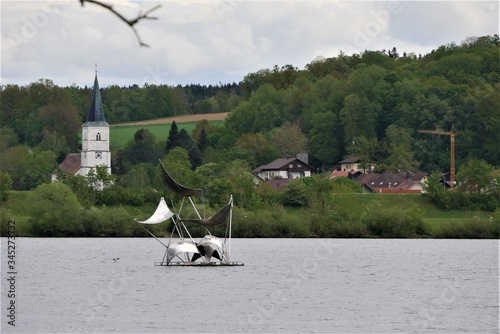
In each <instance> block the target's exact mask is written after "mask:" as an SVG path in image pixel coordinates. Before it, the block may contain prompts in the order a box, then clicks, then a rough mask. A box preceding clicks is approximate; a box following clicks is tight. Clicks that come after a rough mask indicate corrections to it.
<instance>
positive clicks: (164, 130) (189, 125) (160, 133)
mask: <svg viewBox="0 0 500 334" xmlns="http://www.w3.org/2000/svg"><path fill="white" fill-rule="evenodd" d="M197 123H198V122H183V123H177V122H176V124H177V128H178V129H179V131H180V130H181V129H184V130H186V131H187V132H188V133H191V131H193V129H194V128H195V127H196V124H197ZM223 123H224V121H210V124H212V125H215V124H223ZM170 126H171V124H170V123H168V124H142V125H114V126H111V128H110V138H111V142H110V145H111V147H122V146H125V145H126V144H127V143H128V142H129V141H130V140H132V139H133V138H134V133H136V132H137V130H140V129H146V130H148V131H149V132H151V133H152V134H153V135H154V136H155V137H156V140H161V141H166V140H167V137H168V133H169V131H170Z"/></svg>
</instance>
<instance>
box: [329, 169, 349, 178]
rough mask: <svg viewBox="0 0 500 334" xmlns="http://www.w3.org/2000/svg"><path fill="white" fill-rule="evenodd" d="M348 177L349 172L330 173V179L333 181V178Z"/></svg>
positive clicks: (335, 171)
mask: <svg viewBox="0 0 500 334" xmlns="http://www.w3.org/2000/svg"><path fill="white" fill-rule="evenodd" d="M350 175H351V172H350V171H347V170H334V171H333V172H332V174H330V178H331V179H334V178H336V177H339V176H343V177H349V176H350Z"/></svg>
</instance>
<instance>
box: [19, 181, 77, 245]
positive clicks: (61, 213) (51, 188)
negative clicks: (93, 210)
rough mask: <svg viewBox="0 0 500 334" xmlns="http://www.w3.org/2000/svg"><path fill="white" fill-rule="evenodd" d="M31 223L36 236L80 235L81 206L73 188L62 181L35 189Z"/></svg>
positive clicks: (30, 208)
mask: <svg viewBox="0 0 500 334" xmlns="http://www.w3.org/2000/svg"><path fill="white" fill-rule="evenodd" d="M31 196H32V198H31V204H30V205H29V206H28V207H29V211H30V216H31V218H30V220H29V222H30V224H31V226H32V232H33V234H34V235H36V236H45V237H53V236H58V237H69V236H80V235H81V233H82V226H81V220H80V214H81V207H80V204H79V203H78V200H77V198H76V196H75V194H74V193H73V192H72V191H71V188H70V187H68V186H67V185H65V184H62V183H60V182H53V183H48V184H42V185H40V186H38V187H37V188H36V189H35V190H33V193H32V195H31Z"/></svg>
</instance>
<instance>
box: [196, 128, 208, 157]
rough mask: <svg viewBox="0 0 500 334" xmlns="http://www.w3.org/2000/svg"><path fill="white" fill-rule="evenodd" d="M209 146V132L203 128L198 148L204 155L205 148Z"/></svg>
mask: <svg viewBox="0 0 500 334" xmlns="http://www.w3.org/2000/svg"><path fill="white" fill-rule="evenodd" d="M207 146H208V137H207V132H206V131H205V128H201V131H200V139H199V140H198V148H199V149H200V151H201V152H202V153H203V152H204V151H205V148H207Z"/></svg>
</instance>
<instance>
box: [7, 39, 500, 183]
mask: <svg viewBox="0 0 500 334" xmlns="http://www.w3.org/2000/svg"><path fill="white" fill-rule="evenodd" d="M499 43H500V41H499V37H498V35H495V36H484V37H480V38H467V39H466V40H465V41H464V42H462V43H461V44H459V45H457V44H454V43H452V44H448V45H444V46H441V47H439V48H438V49H436V50H433V51H432V52H430V53H429V54H427V55H423V56H417V55H415V54H412V53H409V54H406V53H403V54H399V53H398V50H397V49H396V48H393V49H391V50H390V51H389V52H386V51H365V52H363V53H361V54H354V55H345V54H342V53H341V54H339V55H338V56H336V57H332V58H317V59H315V60H313V61H311V62H310V63H309V64H307V65H306V66H305V68H304V69H298V68H296V67H294V66H293V65H279V66H278V65H276V66H275V67H274V68H272V69H263V70H259V71H257V72H256V73H250V74H248V75H247V76H245V77H244V78H242V81H241V82H240V83H238V84H235V83H233V84H226V85H222V84H219V85H215V86H208V87H207V86H200V85H190V86H175V87H174V86H168V85H145V86H144V87H139V86H132V87H118V86H108V87H104V88H101V95H102V100H103V103H104V109H105V115H106V120H107V121H108V122H109V123H110V124H112V125H113V124H117V123H121V122H129V121H138V120H145V119H152V118H159V117H168V116H174V115H183V114H193V113H213V112H228V111H229V112H230V115H229V117H228V119H227V121H226V123H225V125H224V126H216V127H212V126H211V125H210V124H209V123H207V122H201V123H200V124H199V126H197V127H196V129H195V130H194V131H193V133H190V134H187V133H182V132H181V133H180V134H177V133H175V132H174V133H172V130H174V129H170V133H169V132H168V129H166V131H165V136H164V137H163V138H155V137H154V136H152V135H151V134H150V133H148V131H141V132H140V133H139V132H138V133H137V134H136V136H134V138H131V142H130V143H129V145H127V147H125V148H120V149H119V150H118V149H114V150H113V152H112V157H113V162H112V166H113V172H114V173H115V174H117V175H119V176H120V177H123V179H124V180H130V181H129V183H130V184H131V183H132V181H133V180H135V179H136V178H134V176H132V175H128V174H129V173H132V172H135V173H137V167H136V166H138V165H139V164H142V167H143V170H145V171H148V175H149V176H148V181H147V183H146V184H148V185H149V184H152V183H153V178H154V173H153V172H151V170H152V167H153V166H155V165H156V164H157V161H158V160H157V159H158V158H161V157H163V156H165V154H166V153H167V152H168V151H169V150H170V149H171V148H174V147H176V146H181V147H183V148H184V149H186V150H187V151H188V153H189V158H190V162H191V168H192V169H193V170H194V169H195V168H197V167H199V166H201V165H204V164H207V163H216V164H221V163H224V164H231V163H232V162H234V161H244V162H245V163H246V168H247V170H250V169H251V168H254V167H256V166H258V165H260V164H264V163H268V162H270V161H272V160H273V159H275V158H277V157H283V156H292V155H295V154H297V153H299V152H308V153H309V157H310V164H311V165H312V166H313V167H315V168H317V170H326V169H327V168H329V167H330V166H332V165H334V164H336V163H337V162H338V161H339V160H341V159H343V158H344V157H346V156H349V155H356V156H358V157H360V158H361V159H362V160H363V161H364V162H366V163H375V164H376V165H377V168H378V170H379V171H398V170H405V171H406V170H409V171H416V170H424V171H432V170H436V169H437V170H442V171H448V170H449V167H450V166H449V161H450V159H449V157H450V151H449V150H450V149H449V140H450V138H449V137H448V136H440V135H431V134H424V133H419V132H418V130H419V129H429V130H435V129H440V130H443V131H450V130H451V129H452V128H453V129H454V131H455V133H456V165H457V168H458V167H459V166H460V165H461V164H463V163H464V162H465V161H466V159H467V158H470V157H473V158H477V159H483V160H485V161H486V162H488V163H489V164H491V165H493V166H500V149H499V145H498V143H499V142H500V83H499V82H500V81H499V78H500V62H499V59H500V49H499ZM89 84H91V83H90V82H89ZM0 97H1V101H0V103H1V105H0V106H1V113H0V124H1V130H0V136H1V141H0V158H1V170H2V171H3V172H7V173H8V174H9V175H10V177H11V178H12V180H13V187H14V189H33V188H34V187H36V186H37V185H39V184H41V183H45V182H48V181H49V175H50V172H51V171H52V170H53V169H54V167H55V166H56V165H57V162H60V161H62V160H63V159H64V157H65V156H66V155H67V154H68V153H71V152H78V151H79V134H80V132H81V128H80V126H81V124H82V123H83V122H84V117H85V114H86V111H87V109H88V106H89V103H90V99H91V87H83V88H81V87H74V86H72V87H58V86H57V85H54V83H53V82H52V81H50V80H49V79H43V80H39V81H37V82H34V83H32V84H30V85H28V86H17V85H7V86H2V89H1V92H0ZM178 135H179V136H180V138H181V139H179V137H178ZM169 136H170V137H169ZM168 138H170V144H169V143H168V140H167V139H168ZM176 142H177V143H182V144H175V143H176ZM169 145H170V146H169ZM172 145H173V146H172ZM123 184H125V185H127V182H125V181H123Z"/></svg>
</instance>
